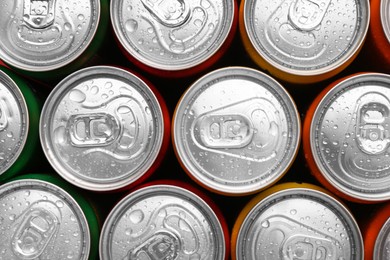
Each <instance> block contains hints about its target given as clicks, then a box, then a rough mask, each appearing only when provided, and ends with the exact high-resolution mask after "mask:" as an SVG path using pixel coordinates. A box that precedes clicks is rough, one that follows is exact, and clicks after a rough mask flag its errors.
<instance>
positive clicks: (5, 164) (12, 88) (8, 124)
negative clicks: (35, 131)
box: [0, 70, 29, 175]
mask: <svg viewBox="0 0 390 260" xmlns="http://www.w3.org/2000/svg"><path fill="white" fill-rule="evenodd" d="M28 128H29V119H28V110H27V105H26V102H25V100H24V97H23V95H22V93H21V92H20V90H19V88H18V86H17V84H16V83H15V81H13V80H12V79H11V78H10V77H9V76H8V75H7V74H6V73H5V72H3V71H1V70H0V143H1V145H0V175H1V174H2V173H4V172H5V171H6V170H7V169H9V167H11V166H12V165H13V164H14V163H15V161H16V160H17V159H18V158H19V155H20V153H21V152H22V150H23V148H24V145H25V143H26V140H27V135H28Z"/></svg>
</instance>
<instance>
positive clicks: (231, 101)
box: [172, 67, 301, 196]
mask: <svg viewBox="0 0 390 260" xmlns="http://www.w3.org/2000/svg"><path fill="white" fill-rule="evenodd" d="M172 132H173V142H174V149H175V152H176V155H177V158H178V160H179V162H180V163H181V165H182V166H183V169H184V170H185V171H186V172H187V173H188V175H189V176H190V177H191V178H193V179H194V180H195V181H196V182H198V183H199V184H201V185H202V186H204V187H206V188H208V189H210V190H211V191H214V192H217V193H221V194H224V195H231V196H238V195H246V194H251V193H255V192H257V191H259V190H261V189H265V188H266V187H268V186H270V185H272V184H274V183H275V182H276V181H277V180H279V179H280V178H281V177H282V176H283V175H284V174H285V173H286V172H287V170H288V169H289V167H290V166H291V164H292V162H293V161H294V159H295V156H296V154H297V151H298V147H299V142H300V136H301V135H300V118H299V114H298V112H297V109H296V106H295V104H294V102H293V100H292V98H291V96H290V95H289V94H288V92H287V91H286V90H285V89H284V88H283V87H282V86H281V85H280V84H279V83H278V82H276V81H275V80H274V79H273V78H271V77H269V76H268V75H266V74H264V73H262V72H260V71H257V70H253V69H250V68H245V67H227V68H223V69H219V70H216V71H213V72H211V73H209V74H207V75H205V76H204V77H202V78H201V79H199V80H198V81H196V82H195V83H194V84H193V85H192V86H191V87H190V88H189V89H188V90H187V91H186V92H185V93H184V95H183V96H182V98H181V99H180V101H179V103H178V105H177V107H176V110H175V114H174V118H173V125H172Z"/></svg>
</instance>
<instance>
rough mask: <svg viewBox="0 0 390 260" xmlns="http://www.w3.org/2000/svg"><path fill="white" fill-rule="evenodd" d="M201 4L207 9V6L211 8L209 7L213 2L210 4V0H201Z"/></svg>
mask: <svg viewBox="0 0 390 260" xmlns="http://www.w3.org/2000/svg"><path fill="white" fill-rule="evenodd" d="M200 5H201V6H202V7H203V8H205V9H207V8H209V7H210V6H211V4H210V2H209V1H208V0H201V1H200Z"/></svg>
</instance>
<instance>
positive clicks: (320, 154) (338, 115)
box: [303, 73, 390, 203]
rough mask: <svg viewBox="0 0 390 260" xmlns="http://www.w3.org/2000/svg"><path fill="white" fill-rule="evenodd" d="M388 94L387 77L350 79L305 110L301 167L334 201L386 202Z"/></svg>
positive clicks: (389, 193) (389, 194)
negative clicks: (333, 195) (303, 162)
mask: <svg viewBox="0 0 390 260" xmlns="http://www.w3.org/2000/svg"><path fill="white" fill-rule="evenodd" d="M389 96H390V75H387V74H379V73H362V74H357V75H351V76H348V77H346V78H343V79H340V80H338V81H336V82H334V83H332V84H330V85H329V86H328V87H327V88H326V89H324V90H323V91H322V92H321V93H320V94H319V95H318V96H317V98H316V99H315V100H314V101H313V103H312V104H311V105H310V107H309V109H308V111H307V114H306V118H305V120H304V126H303V149H304V154H305V157H306V161H307V164H308V166H309V168H310V170H311V172H312V173H313V175H314V176H315V177H316V178H317V179H318V180H319V181H320V182H321V183H322V184H323V185H324V186H325V187H326V188H328V189H329V190H331V191H332V192H334V193H336V194H337V195H339V196H340V197H343V198H345V199H347V200H350V201H354V202H360V203H375V202H380V201H385V200H389V199H390V175H389V174H390V170H389V169H390V161H389V156H390V148H389V145H390V129H389V125H390V100H389Z"/></svg>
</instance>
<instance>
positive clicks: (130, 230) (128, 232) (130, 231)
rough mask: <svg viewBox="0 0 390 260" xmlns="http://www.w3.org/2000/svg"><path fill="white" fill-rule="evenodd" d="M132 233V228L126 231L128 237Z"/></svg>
mask: <svg viewBox="0 0 390 260" xmlns="http://www.w3.org/2000/svg"><path fill="white" fill-rule="evenodd" d="M132 233H133V230H132V229H131V228H126V229H125V234H126V236H130V235H131V234H132Z"/></svg>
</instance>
